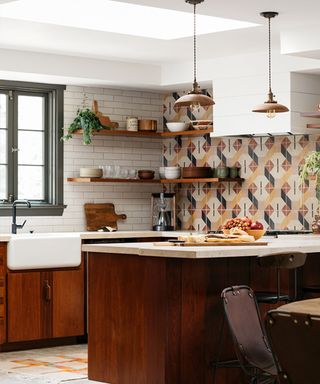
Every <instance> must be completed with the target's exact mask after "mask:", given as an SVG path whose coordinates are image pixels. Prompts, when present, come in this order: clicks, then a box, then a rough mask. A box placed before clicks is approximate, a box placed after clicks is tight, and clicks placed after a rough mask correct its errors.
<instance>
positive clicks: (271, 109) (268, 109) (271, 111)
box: [252, 12, 289, 118]
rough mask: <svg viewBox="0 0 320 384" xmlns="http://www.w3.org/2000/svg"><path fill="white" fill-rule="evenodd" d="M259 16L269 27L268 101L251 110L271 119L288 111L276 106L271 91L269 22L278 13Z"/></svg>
mask: <svg viewBox="0 0 320 384" xmlns="http://www.w3.org/2000/svg"><path fill="white" fill-rule="evenodd" d="M260 15H261V16H262V17H265V18H266V19H268V26H269V39H268V40H269V93H268V100H267V101H265V102H264V103H263V104H260V105H258V106H256V107H255V108H254V109H253V110H252V112H260V113H266V114H267V117H269V118H273V117H275V116H276V113H281V112H288V111H289V109H288V108H287V107H286V106H284V105H282V104H278V102H277V101H276V100H275V99H274V97H275V95H274V94H273V92H272V89H271V22H270V20H271V19H272V18H274V17H276V16H278V12H262V13H260Z"/></svg>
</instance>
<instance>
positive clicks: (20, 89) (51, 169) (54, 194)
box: [0, 80, 66, 216]
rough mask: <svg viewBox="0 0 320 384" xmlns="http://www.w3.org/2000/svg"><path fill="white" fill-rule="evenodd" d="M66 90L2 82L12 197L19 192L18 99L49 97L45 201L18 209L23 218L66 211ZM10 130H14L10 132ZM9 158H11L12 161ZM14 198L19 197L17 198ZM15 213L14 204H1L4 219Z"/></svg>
mask: <svg viewBox="0 0 320 384" xmlns="http://www.w3.org/2000/svg"><path fill="white" fill-rule="evenodd" d="M65 89H66V86H65V85H57V84H42V83H29V82H21V81H6V80H0V93H5V94H7V95H8V112H7V114H8V124H7V129H8V172H7V178H8V180H7V182H8V197H9V194H10V192H13V191H15V192H16V191H17V183H18V177H17V175H16V174H15V175H14V176H13V177H12V175H13V167H14V168H16V167H17V163H16V161H17V157H16V156H15V154H14V153H11V152H12V151H11V146H12V147H13V145H12V144H13V141H12V140H13V139H12V138H13V137H17V135H18V123H17V121H16V116H17V113H16V111H15V110H14V108H17V104H16V103H15V102H14V100H16V99H17V97H18V95H39V96H44V98H45V119H46V120H45V156H46V159H45V170H44V172H45V196H44V197H45V200H44V201H42V200H37V201H36V200H31V204H32V208H31V209H28V208H25V207H18V210H19V215H20V214H21V215H26V216H61V215H62V214H63V211H64V208H66V206H65V205H64V200H63V199H64V197H63V184H64V175H63V141H62V140H61V137H62V136H63V129H62V128H63V124H64V91H65ZM10 98H11V100H10ZM9 130H11V132H10V133H9ZM9 149H10V152H9ZM9 156H11V159H10V160H9ZM10 183H11V184H10ZM14 199H16V196H13V200H14ZM11 213H12V201H8V200H5V201H0V216H11Z"/></svg>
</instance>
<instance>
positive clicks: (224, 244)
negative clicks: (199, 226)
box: [153, 241, 268, 247]
mask: <svg viewBox="0 0 320 384" xmlns="http://www.w3.org/2000/svg"><path fill="white" fill-rule="evenodd" d="M153 245H157V246H176V247H177V246H178V247H215V246H220V247H221V246H229V245H230V246H232V247H235V246H243V245H250V246H258V245H268V242H266V241H255V242H251V243H250V242H241V243H240V242H239V243H227V242H223V241H219V242H213V243H212V242H209V241H207V242H205V243H174V242H172V243H170V242H167V241H164V242H162V243H161V242H157V243H153Z"/></svg>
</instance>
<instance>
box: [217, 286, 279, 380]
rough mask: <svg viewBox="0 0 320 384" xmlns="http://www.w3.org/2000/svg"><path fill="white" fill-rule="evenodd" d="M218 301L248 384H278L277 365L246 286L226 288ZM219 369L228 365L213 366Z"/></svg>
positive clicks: (255, 304)
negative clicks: (221, 305)
mask: <svg viewBox="0 0 320 384" xmlns="http://www.w3.org/2000/svg"><path fill="white" fill-rule="evenodd" d="M221 297H222V300H223V308H224V313H225V317H226V320H227V323H228V325H229V329H230V332H231V335H232V338H233V341H234V347H235V352H236V354H237V357H238V366H240V367H241V368H242V369H243V371H244V373H245V374H246V375H247V376H248V378H249V379H250V383H277V369H276V365H275V362H274V359H273V355H272V353H271V350H270V347H269V344H268V341H267V338H266V336H265V333H264V330H263V327H262V323H261V319H260V314H259V308H258V305H257V302H256V299H255V296H254V293H253V291H252V289H251V288H249V287H247V286H245V285H241V286H234V287H229V288H226V289H224V290H223V291H222V294H221ZM231 366H232V367H234V366H235V365H231ZM219 367H228V365H225V364H224V362H216V365H215V367H214V369H216V368H219ZM214 374H215V371H214Z"/></svg>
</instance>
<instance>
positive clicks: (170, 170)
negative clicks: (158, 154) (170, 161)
mask: <svg viewBox="0 0 320 384" xmlns="http://www.w3.org/2000/svg"><path fill="white" fill-rule="evenodd" d="M164 175H165V178H166V179H179V178H180V175H181V169H180V167H165V169H164Z"/></svg>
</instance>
